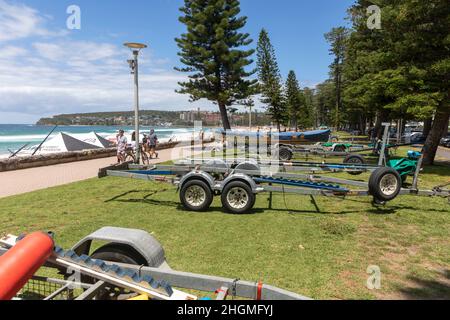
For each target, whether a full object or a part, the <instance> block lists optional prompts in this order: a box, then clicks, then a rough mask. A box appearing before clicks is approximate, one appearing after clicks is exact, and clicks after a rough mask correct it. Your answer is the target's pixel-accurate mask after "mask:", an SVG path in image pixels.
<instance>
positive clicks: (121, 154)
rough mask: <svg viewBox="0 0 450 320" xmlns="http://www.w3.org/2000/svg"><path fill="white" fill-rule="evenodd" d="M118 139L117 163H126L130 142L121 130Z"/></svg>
mask: <svg viewBox="0 0 450 320" xmlns="http://www.w3.org/2000/svg"><path fill="white" fill-rule="evenodd" d="M116 139H117V161H118V163H119V164H120V163H122V162H125V159H126V156H127V146H128V140H127V137H125V131H123V130H119V133H118V135H117V136H116Z"/></svg>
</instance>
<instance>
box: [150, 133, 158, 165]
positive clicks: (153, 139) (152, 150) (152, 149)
mask: <svg viewBox="0 0 450 320" xmlns="http://www.w3.org/2000/svg"><path fill="white" fill-rule="evenodd" d="M157 145H158V136H157V135H156V132H155V130H154V129H152V130H150V135H149V136H148V146H149V148H150V159H152V158H153V155H155V158H156V159H158V157H159V154H158V153H157V152H156V147H157Z"/></svg>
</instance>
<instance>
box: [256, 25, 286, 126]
mask: <svg viewBox="0 0 450 320" xmlns="http://www.w3.org/2000/svg"><path fill="white" fill-rule="evenodd" d="M256 51H257V57H258V59H257V67H258V78H259V84H260V92H261V95H262V99H261V102H262V103H264V104H266V105H267V112H268V113H269V114H270V115H271V117H272V119H273V120H274V121H275V122H276V124H277V127H278V130H280V126H281V124H282V123H284V122H285V120H286V119H287V112H286V107H285V102H284V98H283V87H282V84H281V81H282V80H281V74H280V69H279V68H278V63H277V59H276V56H275V49H274V47H273V46H272V44H271V42H270V39H269V34H268V33H267V31H266V30H264V29H263V30H261V33H260V35H259V41H258V47H257V49H256Z"/></svg>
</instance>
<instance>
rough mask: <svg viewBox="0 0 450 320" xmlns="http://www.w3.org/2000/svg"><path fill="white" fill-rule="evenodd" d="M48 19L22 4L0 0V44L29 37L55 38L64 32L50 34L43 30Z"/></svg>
mask: <svg viewBox="0 0 450 320" xmlns="http://www.w3.org/2000/svg"><path fill="white" fill-rule="evenodd" d="M47 20H49V18H48V17H45V16H42V15H40V14H39V12H38V11H37V10H35V9H33V8H31V7H28V6H26V5H24V4H18V3H14V4H12V3H9V2H6V1H5V0H0V42H4V41H11V40H18V39H23V38H28V37H31V36H55V35H58V34H60V35H61V34H64V33H65V32H64V31H58V32H51V31H49V30H48V29H46V28H45V22H46V21H47Z"/></svg>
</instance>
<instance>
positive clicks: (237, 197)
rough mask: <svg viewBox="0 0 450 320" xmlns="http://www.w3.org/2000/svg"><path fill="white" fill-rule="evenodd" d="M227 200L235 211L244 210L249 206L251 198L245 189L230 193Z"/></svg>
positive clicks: (237, 189)
mask: <svg viewBox="0 0 450 320" xmlns="http://www.w3.org/2000/svg"><path fill="white" fill-rule="evenodd" d="M227 200H228V203H229V204H230V206H231V207H232V208H233V209H238V210H239V209H243V208H245V206H246V205H247V204H248V201H249V197H248V194H247V191H245V190H244V189H243V188H233V189H231V190H230V192H228V195H227Z"/></svg>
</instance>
